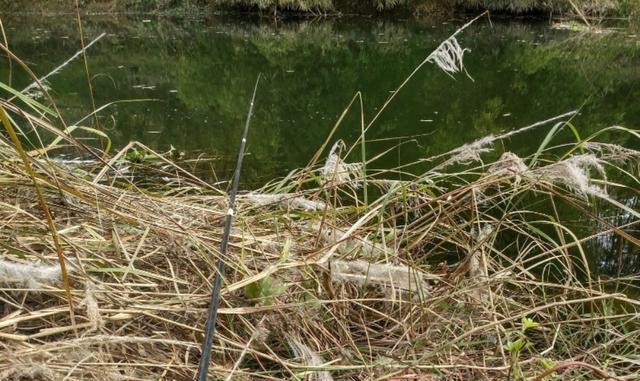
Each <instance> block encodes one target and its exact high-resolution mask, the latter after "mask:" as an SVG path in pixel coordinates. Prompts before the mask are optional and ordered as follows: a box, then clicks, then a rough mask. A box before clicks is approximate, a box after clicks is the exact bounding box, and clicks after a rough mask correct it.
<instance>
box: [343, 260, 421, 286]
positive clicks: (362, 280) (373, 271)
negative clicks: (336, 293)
mask: <svg viewBox="0 0 640 381" xmlns="http://www.w3.org/2000/svg"><path fill="white" fill-rule="evenodd" d="M331 279H332V280H333V281H334V282H338V283H346V282H349V283H355V284H358V285H360V286H364V285H366V284H369V285H377V286H383V287H392V288H395V289H400V290H404V291H414V292H423V293H425V294H426V291H427V285H426V282H425V280H426V276H425V274H423V273H421V272H418V271H416V270H414V269H412V268H411V267H409V266H396V265H391V264H388V263H369V262H366V261H361V260H353V261H344V260H336V261H331Z"/></svg>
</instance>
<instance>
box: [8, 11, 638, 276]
mask: <svg viewBox="0 0 640 381" xmlns="http://www.w3.org/2000/svg"><path fill="white" fill-rule="evenodd" d="M83 21H84V25H83V26H84V29H85V34H86V42H88V41H91V40H92V39H93V38H95V37H96V36H98V35H100V34H101V33H103V32H104V33H107V35H106V37H104V38H102V39H101V40H100V41H99V42H98V43H97V44H95V45H94V46H92V47H91V48H90V49H89V51H88V59H89V66H90V72H91V76H92V77H91V78H92V86H93V93H94V95H95V102H96V105H97V106H98V107H100V106H102V105H106V104H109V103H110V102H114V101H124V100H143V99H146V100H144V101H139V102H134V103H126V102H121V103H116V104H113V105H111V106H109V107H106V108H105V109H104V110H102V111H101V112H100V113H99V119H98V122H99V123H98V124H99V126H98V125H96V122H95V120H93V119H91V118H90V119H88V120H87V121H86V122H84V124H88V125H90V126H92V127H99V128H100V129H102V130H105V131H106V132H107V133H108V134H109V135H110V136H111V139H112V141H113V145H114V147H115V148H120V147H123V146H124V145H126V144H127V143H128V142H129V141H130V140H140V141H142V142H144V143H145V144H147V145H149V146H151V147H152V148H154V149H157V150H160V151H167V150H169V149H170V147H174V148H175V149H176V150H177V151H182V152H186V153H187V155H189V156H194V157H195V156H201V157H206V158H209V159H211V161H210V163H211V165H210V166H209V167H208V169H207V170H208V171H209V172H210V173H209V174H208V175H211V176H212V177H213V178H220V179H228V178H229V177H230V174H231V171H232V169H233V167H234V165H235V156H236V153H237V150H238V147H239V141H240V136H241V133H242V127H243V124H244V120H245V116H246V112H247V107H248V104H249V100H250V97H251V92H252V89H253V84H254V82H255V79H256V76H257V75H258V73H262V74H263V76H264V80H263V81H262V83H261V85H260V88H259V90H258V94H257V100H256V105H255V115H254V118H253V121H252V126H251V132H250V136H249V144H248V151H249V156H248V157H247V159H246V161H245V166H244V168H243V177H242V181H243V186H244V187H253V186H259V185H261V184H264V183H265V182H267V181H269V180H272V179H274V178H275V177H279V176H284V175H286V173H287V172H288V171H290V170H291V169H294V168H298V167H301V166H304V165H305V164H307V162H308V161H309V159H310V158H311V157H312V155H313V154H314V153H315V151H316V150H317V149H318V148H319V146H320V145H321V144H322V142H323V141H324V139H325V138H326V136H327V134H328V133H329V131H330V130H331V129H332V127H333V125H334V123H335V122H336V121H337V119H338V117H339V115H340V114H341V113H342V111H343V110H344V109H345V107H346V106H347V105H348V104H349V102H350V100H351V99H352V97H353V96H354V94H355V93H356V92H357V91H360V92H361V93H362V97H363V104H364V107H363V109H364V115H365V119H366V120H369V119H370V118H371V117H372V116H373V115H374V114H375V113H376V111H377V110H378V108H379V107H380V106H381V105H382V104H383V103H384V101H385V99H386V98H387V97H388V96H389V93H390V91H392V90H394V89H395V88H396V87H397V86H398V85H399V84H400V83H401V82H402V80H403V79H404V78H405V77H406V76H407V75H408V74H409V73H410V72H411V71H412V70H413V68H415V67H416V65H418V64H419V63H420V62H421V61H422V60H423V59H424V58H425V57H426V56H427V55H428V53H429V52H431V51H432V50H433V49H434V48H435V47H437V46H438V45H439V43H440V42H441V41H443V40H444V39H446V38H447V37H448V36H449V35H450V34H451V33H452V32H453V31H455V30H456V29H457V28H458V27H459V26H461V25H462V24H463V23H464V20H452V21H448V22H441V21H437V22H436V21H416V20H372V19H363V18H358V19H351V18H340V19H329V20H325V19H322V20H304V21H293V22H286V23H280V22H278V23H274V22H272V21H263V20H262V21H261V20H258V19H251V20H246V19H239V18H220V17H218V18H208V19H168V18H152V19H144V18H137V17H122V16H118V17H116V16H100V17H87V18H85V19H84V20H83ZM3 23H4V26H5V28H6V31H7V35H8V38H9V44H10V46H11V48H12V49H13V51H14V52H15V53H16V54H17V55H18V56H20V57H23V58H24V59H26V60H27V63H28V64H29V65H30V67H31V69H32V70H33V71H34V72H35V73H37V74H38V75H44V74H46V73H48V72H50V71H51V70H52V69H53V68H55V67H56V66H58V65H59V64H60V63H62V62H64V61H65V60H67V59H68V58H69V57H71V56H72V55H73V54H74V53H75V52H76V51H78V49H79V46H80V41H79V39H78V37H77V35H78V33H77V24H76V21H75V20H74V19H73V17H71V16H52V17H28V18H25V17H16V16H11V15H8V16H7V15H5V16H4V17H3ZM459 41H460V44H461V45H462V46H463V47H465V48H468V49H470V51H469V52H467V53H466V55H465V61H464V62H465V65H466V69H467V71H468V74H469V76H470V77H471V78H473V80H472V79H471V78H469V77H467V76H466V75H465V74H458V75H456V76H455V79H453V78H451V77H449V76H447V75H446V74H445V73H443V72H442V71H441V70H439V69H438V68H435V67H434V66H432V65H427V66H425V67H423V68H422V69H421V70H420V71H419V72H418V73H417V75H416V76H415V77H414V78H413V80H412V81H411V82H409V83H408V85H407V86H406V87H405V88H404V89H403V90H402V92H401V93H399V94H398V96H397V97H396V100H395V101H394V103H392V104H391V106H390V107H389V108H388V109H387V110H386V112H385V113H384V114H382V116H381V117H380V119H379V120H378V121H377V123H376V124H375V125H374V126H373V127H372V128H371V130H370V131H369V132H368V134H367V140H368V142H369V143H368V147H367V155H368V157H374V155H376V154H378V153H381V152H385V151H386V150H388V149H390V148H392V147H394V146H397V145H398V144H399V143H403V144H401V145H399V146H398V147H397V148H394V149H392V150H391V151H390V152H389V153H388V154H386V155H384V156H383V157H382V158H380V159H379V160H376V161H375V162H374V163H372V165H370V168H372V167H374V168H375V167H379V168H391V167H394V166H397V165H401V164H404V163H409V162H413V161H416V160H419V159H420V158H424V157H427V156H431V155H434V154H438V153H441V152H445V151H447V150H450V149H452V148H455V147H458V146H460V145H462V144H464V143H468V142H471V141H473V140H475V139H477V138H479V137H483V136H486V135H489V134H498V133H500V132H504V131H509V130H512V129H515V128H519V127H522V126H526V125H529V124H532V123H534V122H537V121H540V120H544V119H547V118H549V117H552V116H555V115H558V114H562V113H565V112H568V111H571V110H575V109H580V114H579V115H578V116H577V117H576V118H575V119H574V120H573V124H574V126H575V127H576V128H577V130H578V131H579V132H580V134H581V136H583V137H584V136H588V135H590V134H591V133H593V132H595V131H598V130H599V129H602V128H604V127H607V126H611V125H621V126H626V127H630V128H638V127H640V102H638V99H640V42H639V41H640V39H639V37H638V34H635V32H634V31H632V30H627V29H624V28H623V29H612V30H609V31H607V32H605V33H599V34H594V33H590V34H581V33H576V32H573V31H569V30H558V29H554V28H551V27H550V25H549V23H548V22H547V21H543V20H528V21H527V20H525V21H518V22H510V21H501V20H497V19H493V20H492V23H489V22H487V20H481V21H479V22H477V23H476V24H474V25H472V26H471V27H470V28H468V29H467V30H466V31H465V32H464V33H462V34H461V35H460V37H459ZM0 80H1V81H3V82H5V83H7V82H9V81H10V82H11V84H12V86H14V87H15V88H23V87H24V86H25V85H27V84H28V83H29V80H28V78H27V77H26V76H25V75H23V74H21V73H20V71H19V70H17V69H16V66H15V65H14V66H13V70H12V71H10V70H9V66H8V65H7V64H6V63H4V62H2V64H1V65H0ZM48 85H49V86H50V87H51V89H52V95H53V96H54V98H55V99H56V100H57V102H58V105H59V107H60V109H61V110H62V113H63V114H64V117H65V119H66V120H67V122H68V123H69V124H73V123H74V122H75V121H76V120H79V119H81V118H82V117H83V116H85V115H86V114H87V112H88V110H91V107H92V106H91V99H90V97H89V96H88V87H87V81H86V77H85V71H84V65H83V62H82V60H81V59H79V60H76V61H74V62H72V63H70V64H69V65H67V66H66V67H64V68H63V69H62V70H60V71H59V72H58V73H57V74H56V75H54V76H52V77H51V78H50V80H49V81H48ZM359 123H360V115H359V110H358V107H355V108H354V109H353V110H351V112H350V113H349V114H348V115H347V117H346V118H345V120H344V122H343V123H342V124H341V126H340V128H339V129H338V131H337V134H336V137H338V138H342V139H344V140H345V141H346V142H347V143H351V142H353V141H354V140H355V139H356V138H357V137H358V136H359V134H360V124H359ZM550 128H551V125H549V126H544V127H541V128H538V129H536V130H533V131H532V132H530V133H527V134H523V135H518V136H515V137H513V138H512V139H511V140H509V141H506V142H505V143H504V147H498V148H503V149H506V150H510V151H513V152H515V153H517V154H519V155H527V154H530V153H532V152H535V150H536V149H537V147H538V146H539V144H540V143H541V142H542V140H543V139H544V136H545V135H546V134H547V132H548V131H549V129H550ZM608 138H609V139H610V141H613V142H615V143H620V144H624V145H628V146H635V147H637V141H636V142H633V141H632V140H631V138H630V137H629V136H624V135H622V134H616V135H609V136H608ZM562 139H565V140H567V141H569V140H571V139H572V137H571V136H570V135H569V133H567V135H566V136H560V137H559V139H558V141H562ZM498 154H499V152H496V153H495V155H498ZM359 155H360V153H358V152H354V158H353V159H354V160H355V159H358V158H359ZM414 169H415V170H422V169H426V168H420V167H419V166H417V167H414ZM214 174H215V175H214ZM629 205H630V206H631V207H638V200H637V198H635V199H631V200H630V203H629ZM607 213H609V212H608V211H606V210H603V211H602V215H603V216H605V217H606V218H608V219H611V218H613V219H615V218H630V217H629V216H627V217H625V216H618V217H616V216H613V217H611V216H608V215H607ZM630 233H631V234H637V232H630ZM617 239H618V240H619V237H618V238H617ZM592 245H593V247H592V248H591V249H592V252H593V253H594V257H593V260H594V262H596V263H598V264H599V266H600V267H601V268H606V269H608V271H609V272H616V271H618V272H619V271H620V268H624V269H626V270H631V269H633V268H636V267H639V266H640V261H639V260H638V254H637V249H634V248H632V247H631V246H629V243H628V242H618V241H615V240H614V238H612V239H606V238H605V239H603V240H600V241H597V242H594V243H593V244H592ZM596 253H602V255H595V254H596ZM634 253H635V254H634ZM612 254H615V255H617V257H615V256H612ZM629 266H630V267H629Z"/></svg>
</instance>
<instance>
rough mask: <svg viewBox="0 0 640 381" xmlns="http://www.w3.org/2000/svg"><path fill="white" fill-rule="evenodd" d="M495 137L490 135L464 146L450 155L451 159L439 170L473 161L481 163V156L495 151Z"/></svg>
mask: <svg viewBox="0 0 640 381" xmlns="http://www.w3.org/2000/svg"><path fill="white" fill-rule="evenodd" d="M495 140H496V137H495V136H494V135H488V136H485V137H483V138H480V139H478V140H476V141H474V142H472V143H469V144H465V145H462V146H460V147H458V148H456V149H454V150H452V151H451V152H450V153H449V156H450V157H449V159H448V160H447V161H445V162H444V163H442V164H441V165H440V166H439V169H442V168H445V167H448V166H450V165H454V164H467V163H470V162H473V161H481V158H480V155H481V154H483V153H487V152H491V151H492V150H493V148H492V147H493V142H494V141H495Z"/></svg>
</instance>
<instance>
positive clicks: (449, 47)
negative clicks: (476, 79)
mask: <svg viewBox="0 0 640 381" xmlns="http://www.w3.org/2000/svg"><path fill="white" fill-rule="evenodd" d="M470 51H471V50H470V49H467V48H464V49H463V48H462V47H461V46H460V43H458V40H457V39H456V37H455V35H454V36H451V37H449V38H448V39H446V40H445V41H443V42H442V43H441V44H440V46H438V48H437V49H436V50H434V51H433V52H432V53H431V54H430V55H429V57H427V62H431V63H433V64H435V65H437V66H438V67H439V68H440V69H442V71H444V72H445V73H446V74H447V75H448V76H450V77H451V78H454V77H453V74H455V73H459V72H461V71H464V72H465V74H466V75H467V77H469V79H471V80H472V81H473V78H471V76H470V75H469V73H468V72H467V70H466V69H465V68H464V63H463V58H464V53H465V52H470Z"/></svg>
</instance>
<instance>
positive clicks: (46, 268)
mask: <svg viewBox="0 0 640 381" xmlns="http://www.w3.org/2000/svg"><path fill="white" fill-rule="evenodd" d="M60 275H61V274H60V266H59V265H47V264H40V263H17V262H9V261H6V260H4V259H0V284H18V285H22V286H26V287H28V288H39V287H40V286H42V285H49V286H50V285H53V284H54V283H56V282H58V281H59V280H60Z"/></svg>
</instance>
